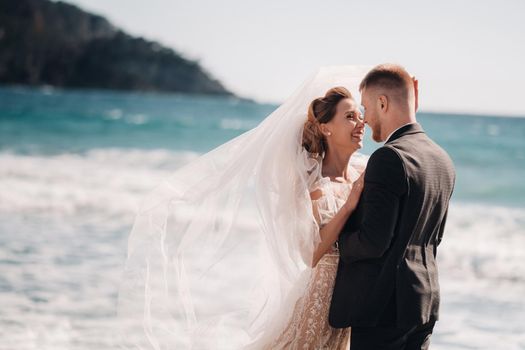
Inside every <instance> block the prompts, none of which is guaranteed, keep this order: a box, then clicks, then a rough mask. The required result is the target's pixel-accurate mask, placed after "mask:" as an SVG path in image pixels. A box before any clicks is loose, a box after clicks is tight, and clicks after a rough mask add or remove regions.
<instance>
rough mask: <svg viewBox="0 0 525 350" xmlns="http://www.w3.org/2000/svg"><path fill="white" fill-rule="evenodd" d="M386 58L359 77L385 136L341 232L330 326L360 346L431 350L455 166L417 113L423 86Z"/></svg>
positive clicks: (370, 113) (369, 119)
mask: <svg viewBox="0 0 525 350" xmlns="http://www.w3.org/2000/svg"><path fill="white" fill-rule="evenodd" d="M417 83H418V82H417V80H415V79H413V78H412V77H411V76H410V75H409V74H408V72H407V71H406V70H405V69H404V68H403V67H401V66H398V65H392V64H382V65H379V66H377V67H375V68H374V69H372V70H371V71H370V72H369V73H368V74H367V75H366V77H365V78H364V79H363V81H362V82H361V85H360V91H361V95H362V98H361V99H362V102H361V104H362V105H363V107H364V109H365V123H367V124H368V126H369V127H370V128H371V129H372V132H373V135H372V138H373V139H374V141H376V142H385V144H384V145H383V146H382V147H380V148H379V149H378V150H377V151H375V152H374V153H373V154H372V156H371V157H370V159H369V161H368V165H367V168H366V173H365V178H364V183H365V184H364V189H363V193H362V196H361V200H360V203H359V206H358V208H357V210H356V212H355V213H354V215H352V217H351V218H350V219H349V220H348V221H347V223H346V225H345V227H344V228H343V230H342V232H341V234H340V236H339V242H338V243H339V250H340V256H341V257H340V261H339V266H338V270H337V277H336V282H335V287H334V291H333V297H332V304H331V307H330V317H329V320H330V324H331V325H332V326H333V327H336V328H342V327H348V326H351V327H352V335H351V345H350V348H351V350H362V349H366V350H381V349H406V350H412V349H427V348H428V346H429V343H430V335H431V334H432V330H433V327H434V324H435V322H436V320H437V319H438V309H439V282H438V271H437V265H436V253H437V246H438V245H439V243H440V242H441V238H442V236H443V230H444V228H445V221H446V217H447V211H448V204H449V199H450V196H451V194H452V190H453V187H454V180H455V172H454V166H453V164H452V161H451V160H450V158H449V156H448V155H447V153H446V152H445V151H444V150H443V149H442V148H440V147H439V146H438V145H437V144H435V143H434V142H433V141H432V140H431V139H430V138H429V137H428V136H427V134H426V133H425V132H424V131H423V129H422V128H421V125H419V124H418V123H417V121H416V110H417V105H418V85H417Z"/></svg>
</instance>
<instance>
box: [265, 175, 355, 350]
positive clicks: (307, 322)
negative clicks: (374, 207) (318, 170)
mask: <svg viewBox="0 0 525 350" xmlns="http://www.w3.org/2000/svg"><path fill="white" fill-rule="evenodd" d="M358 175H359V174H358V173H357V176H358ZM357 176H355V174H354V175H351V178H352V179H354V177H355V178H357ZM311 188H312V190H316V189H319V190H321V192H322V196H321V197H320V198H319V199H317V200H314V201H312V203H313V206H314V208H313V209H314V214H316V219H317V221H318V224H319V226H320V227H322V226H324V225H325V224H326V223H327V222H329V221H330V220H331V219H332V218H333V217H334V215H335V214H336V213H337V211H339V209H340V208H341V206H342V205H343V204H344V203H345V201H346V199H347V197H348V194H349V193H350V189H351V185H350V184H348V183H338V182H332V181H330V179H329V178H326V177H324V178H323V177H319V178H318V180H317V181H315V182H314V183H313V184H312V187H311ZM338 262H339V251H338V250H337V248H335V247H334V248H333V250H332V252H330V253H327V254H325V255H324V256H323V258H322V259H321V260H320V261H319V263H318V264H317V266H316V267H315V268H314V269H313V271H312V275H311V278H310V280H309V281H308V285H307V287H306V290H305V292H304V294H303V296H302V297H301V298H299V300H298V301H297V302H296V304H295V307H294V311H293V314H292V317H291V319H290V321H289V322H288V324H287V326H286V328H285V329H284V331H283V332H282V333H281V334H280V335H279V337H278V338H277V339H276V340H275V341H274V342H273V343H272V344H270V345H269V346H267V347H265V349H292V350H296V349H297V350H299V349H301V350H343V349H344V350H348V348H349V346H350V345H349V344H350V328H340V329H336V328H332V327H331V326H330V325H329V323H328V312H329V309H330V303H331V300H332V291H333V287H334V283H335V275H336V272H337V264H338Z"/></svg>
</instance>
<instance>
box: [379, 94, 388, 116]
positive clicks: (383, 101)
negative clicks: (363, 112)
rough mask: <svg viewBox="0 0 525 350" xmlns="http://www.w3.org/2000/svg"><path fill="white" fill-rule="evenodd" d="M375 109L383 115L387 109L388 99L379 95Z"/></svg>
mask: <svg viewBox="0 0 525 350" xmlns="http://www.w3.org/2000/svg"><path fill="white" fill-rule="evenodd" d="M377 107H378V109H379V110H381V112H383V113H385V112H386V111H387V109H388V98H387V97H386V96H385V95H379V97H378V98H377Z"/></svg>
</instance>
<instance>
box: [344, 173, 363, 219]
mask: <svg viewBox="0 0 525 350" xmlns="http://www.w3.org/2000/svg"><path fill="white" fill-rule="evenodd" d="M364 184H365V172H363V173H362V174H361V176H359V178H358V179H357V180H355V181H354V183H353V184H352V190H351V191H350V194H349V195H348V199H347V200H346V203H345V207H346V209H347V210H348V211H349V212H353V211H354V209H355V208H356V207H357V203H359V198H361V193H362V192H363V187H364Z"/></svg>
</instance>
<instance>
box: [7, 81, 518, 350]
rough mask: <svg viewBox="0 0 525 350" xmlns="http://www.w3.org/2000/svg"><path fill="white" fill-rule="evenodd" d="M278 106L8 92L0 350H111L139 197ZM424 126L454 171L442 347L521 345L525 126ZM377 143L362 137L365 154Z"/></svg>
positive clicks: (432, 116) (461, 118) (435, 118)
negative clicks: (121, 279)
mask: <svg viewBox="0 0 525 350" xmlns="http://www.w3.org/2000/svg"><path fill="white" fill-rule="evenodd" d="M275 108H276V106H274V105H265V104H257V103H254V102H250V101H243V100H239V99H235V98H220V97H202V96H185V95H171V94H141V93H123V92H112V91H64V90H54V89H29V88H22V87H11V88H0V271H1V273H0V349H12V348H14V346H15V345H16V346H15V347H16V348H24V349H112V348H115V347H116V345H115V344H116V343H115V342H116V341H115V339H114V338H113V334H112V333H111V331H110V329H111V325H112V323H113V322H114V311H115V300H116V291H117V285H118V279H119V274H120V269H121V267H122V266H121V265H122V263H123V261H124V259H125V254H126V240H127V235H128V232H129V229H130V227H131V223H132V221H133V216H134V212H135V210H136V208H137V205H138V203H139V201H140V199H141V198H142V196H144V195H145V194H146V193H147V192H148V191H149V190H151V188H152V187H153V186H155V184H156V183H158V181H159V180H160V179H162V178H163V177H165V176H167V175H169V174H170V173H171V172H172V171H174V170H175V169H177V168H178V167H180V166H181V165H182V164H184V163H186V162H188V161H191V160H192V159H194V158H195V157H197V156H198V155H199V154H202V153H203V152H206V151H208V150H211V149H213V148H214V147H216V146H218V145H220V144H222V143H224V142H226V141H228V140H230V139H231V138H233V137H235V136H237V135H240V134H242V133H243V132H245V131H247V130H249V129H251V128H253V127H255V126H256V125H257V124H258V123H259V122H260V121H261V120H262V119H263V118H264V117H265V116H267V115H268V114H270V113H271V112H272V111H273V110H274V109H275ZM418 120H419V122H420V123H421V124H422V126H423V128H424V129H425V130H426V132H427V133H428V134H429V135H430V136H431V137H432V138H433V139H434V140H435V141H436V142H437V143H439V144H440V145H441V146H442V147H443V148H444V149H445V150H446V151H448V152H449V154H450V155H451V157H452V159H453V161H454V164H455V166H456V171H457V182H456V189H455V192H454V196H453V201H452V205H451V213H450V218H449V222H448V223H447V230H446V233H445V239H444V242H443V245H442V247H440V249H441V250H440V255H439V258H440V267H441V279H442V290H443V305H442V315H443V316H442V320H441V321H440V323H439V324H438V326H437V328H436V332H435V335H434V336H433V342H434V344H435V348H437V349H471V348H476V349H478V348H479V349H482V348H486V349H494V348H505V349H525V336H524V335H523V334H525V326H524V325H523V322H522V321H523V320H524V319H525V302H524V301H523V300H522V299H523V298H522V295H524V293H525V277H524V276H525V266H524V264H523V261H524V258H525V181H524V179H525V118H517V117H504V116H474V115H455V114H444V113H419V114H418ZM376 147H378V145H377V144H375V143H374V142H373V141H372V140H371V139H370V132H369V130H367V134H366V135H365V146H364V148H363V150H362V152H363V153H366V154H370V153H371V152H373V150H374V149H375V148H376ZM509 325H510V326H509ZM473 339H474V341H473ZM494 339H497V341H495V340H494ZM472 344H474V345H472ZM496 344H498V345H497V346H496ZM501 344H504V345H505V346H503V347H502V346H501Z"/></svg>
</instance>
